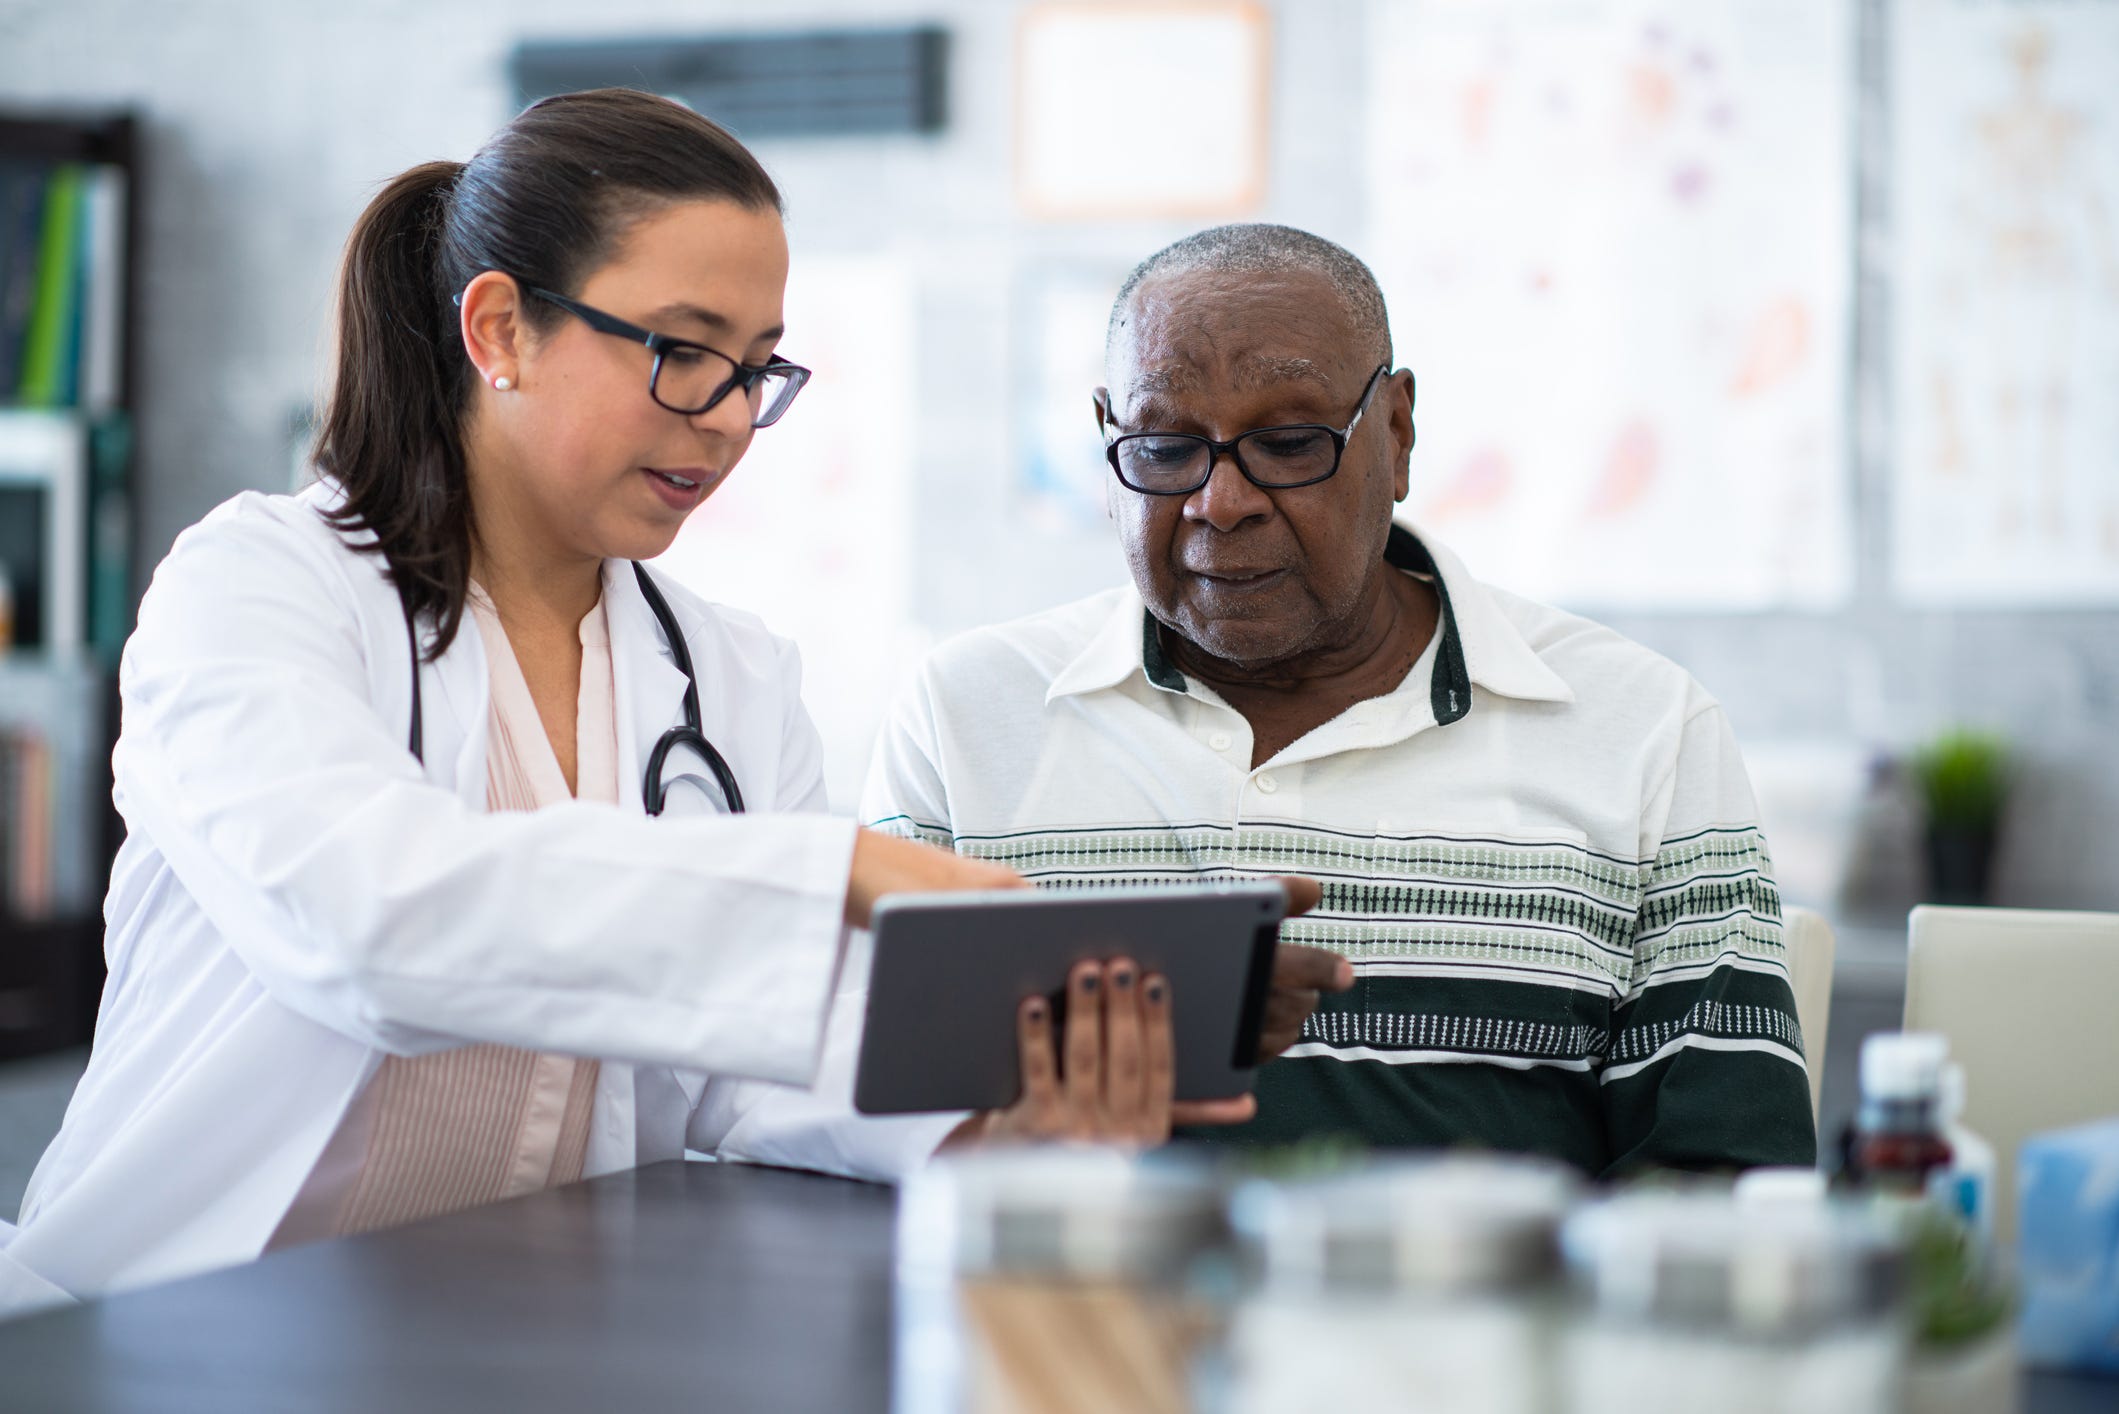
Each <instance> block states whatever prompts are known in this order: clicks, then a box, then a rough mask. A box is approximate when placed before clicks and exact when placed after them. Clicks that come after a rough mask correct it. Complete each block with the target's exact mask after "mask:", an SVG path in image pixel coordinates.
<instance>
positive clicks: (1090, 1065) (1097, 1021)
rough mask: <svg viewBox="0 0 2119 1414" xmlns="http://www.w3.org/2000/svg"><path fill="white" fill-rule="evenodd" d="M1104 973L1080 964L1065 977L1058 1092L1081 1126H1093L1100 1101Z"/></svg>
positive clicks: (1095, 966) (1093, 964)
mask: <svg viewBox="0 0 2119 1414" xmlns="http://www.w3.org/2000/svg"><path fill="white" fill-rule="evenodd" d="M1103 982H1104V969H1103V965H1102V964H1101V963H1096V962H1080V963H1076V964H1075V965H1074V970H1073V971H1072V972H1069V973H1068V974H1067V1037H1066V1040H1065V1041H1064V1042H1063V1043H1062V1044H1063V1045H1064V1046H1065V1047H1066V1056H1067V1073H1066V1074H1065V1075H1064V1076H1062V1077H1061V1081H1060V1089H1061V1092H1062V1093H1063V1094H1064V1095H1065V1096H1066V1100H1067V1108H1068V1110H1069V1111H1070V1113H1071V1114H1072V1115H1073V1116H1074V1118H1075V1119H1076V1120H1078V1121H1080V1122H1082V1123H1089V1124H1093V1123H1094V1120H1095V1115H1096V1112H1097V1108H1098V1106H1099V1105H1100V1104H1101V1103H1102V1101H1103V1087H1104V1080H1103V1059H1104V998H1103Z"/></svg>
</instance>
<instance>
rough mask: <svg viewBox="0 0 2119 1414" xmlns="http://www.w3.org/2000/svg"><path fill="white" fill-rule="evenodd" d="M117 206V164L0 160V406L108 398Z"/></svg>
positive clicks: (120, 199)
mask: <svg viewBox="0 0 2119 1414" xmlns="http://www.w3.org/2000/svg"><path fill="white" fill-rule="evenodd" d="M126 203H127V178H126V173H125V171H124V169H123V168H120V167H114V166H108V165H104V164H84V163H63V162H62V163H39V162H30V161H25V160H22V159H20V158H15V159H0V403H12V404H15V405H18V406H24V407H78V408H84V409H87V410H89V411H91V412H97V411H102V410H105V409H108V408H111V407H114V406H116V405H117V403H118V401H119V397H120V394H121V392H122V383H123V369H124V338H125V307H124V300H125V222H126Z"/></svg>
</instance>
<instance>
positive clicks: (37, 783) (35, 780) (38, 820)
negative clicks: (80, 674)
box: [0, 731, 58, 921]
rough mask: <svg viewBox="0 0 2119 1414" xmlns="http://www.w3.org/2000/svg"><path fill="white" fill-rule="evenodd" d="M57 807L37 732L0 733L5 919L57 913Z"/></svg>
mask: <svg viewBox="0 0 2119 1414" xmlns="http://www.w3.org/2000/svg"><path fill="white" fill-rule="evenodd" d="M54 803H55V802H54V798H53V794H52V759H51V748H50V746H49V745H47V744H46V742H45V741H44V739H43V737H42V736H40V735H38V734H36V733H33V732H22V731H5V732H0V820H4V824H0V831H4V843H0V915H4V916H6V917H10V918H18V919H23V920H25V921H36V920H39V919H44V918H49V917H50V916H51V915H52V912H53V893H54V884H55V879H54V875H53V863H54V851H53V847H52V836H53V834H54V833H55V832H56V830H57V826H58V819H57V815H56V813H55V811H54V809H53V806H54Z"/></svg>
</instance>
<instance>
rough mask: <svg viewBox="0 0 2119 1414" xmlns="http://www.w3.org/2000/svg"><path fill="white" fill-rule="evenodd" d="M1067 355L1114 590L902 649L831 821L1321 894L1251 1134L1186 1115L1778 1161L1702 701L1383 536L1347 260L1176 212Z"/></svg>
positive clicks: (1774, 1083) (1619, 649) (1575, 1150)
mask: <svg viewBox="0 0 2119 1414" xmlns="http://www.w3.org/2000/svg"><path fill="white" fill-rule="evenodd" d="M1106 366H1107V371H1108V376H1109V379H1110V386H1109V387H1108V388H1105V389H1098V390H1097V392H1096V396H1095V404H1096V407H1095V412H1096V418H1097V422H1098V425H1099V426H1100V427H1101V428H1102V429H1103V434H1104V439H1105V443H1106V449H1107V453H1108V456H1109V460H1110V463H1111V468H1112V471H1113V473H1114V484H1113V485H1112V487H1111V513H1112V518H1113V519H1114V521H1115V522H1116V523H1117V526H1118V530H1119V536H1120V539H1121V540H1122V541H1123V543H1124V546H1125V552H1126V558H1127V562H1128V564H1129V565H1130V567H1131V571H1132V580H1133V583H1132V585H1131V586H1130V587H1127V588H1123V589H1114V590H1111V591H1108V592H1106V593H1103V594H1099V595H1097V596H1095V597H1093V598H1090V599H1087V600H1083V601H1081V602H1079V603H1075V604H1070V605H1067V606H1065V607H1063V608H1059V609H1055V610H1052V611H1049V612H1047V613H1042V614H1038V615H1035V616H1032V617H1030V618H1027V619H1023V620H1019V621H1017V622H1014V623H1010V624H1004V625H1001V626H999V627H996V628H988V629H982V630H978V631H975V632H973V633H970V634H967V635H965V636H963V637H961V638H958V639H956V640H954V641H953V642H951V643H948V644H945V645H944V646H943V647H942V648H941V649H939V650H938V651H937V652H936V653H935V654H934V656H933V657H932V659H931V660H930V661H929V662H928V663H927V664H926V666H925V668H924V670H923V672H922V674H921V676H920V678H919V680H918V682H917V683H916V685H915V686H914V688H913V689H912V690H911V692H910V693H909V695H908V697H907V698H906V699H905V700H904V701H903V702H902V703H901V704H900V705H899V708H898V710H897V712H896V713H895V716H894V719H893V721H892V723H891V724H890V725H889V726H888V727H887V728H886V730H885V734H884V739H883V742H882V745H881V747H880V749H879V753H878V757H877V761H876V766H875V770H874V773H873V775H872V777H871V781H870V786H869V794H868V799H867V801H866V803H865V812H864V813H866V814H867V815H868V816H869V818H871V819H872V820H873V821H875V823H877V824H878V825H879V826H881V827H883V828H886V829H893V830H896V831H898V832H900V833H902V834H905V835H908V836H911V837H914V838H919V839H924V840H929V841H932V842H935V843H939V844H943V845H947V846H950V847H953V848H954V849H956V850H957V851H958V852H960V853H963V854H968V855H976V856H978V857H980V858H984V859H991V860H996V861H999V862H1001V863H1005V864H1008V865H1011V866H1013V867H1015V868H1017V869H1019V870H1021V871H1022V872H1023V873H1024V874H1026V875H1028V876H1029V877H1030V878H1031V879H1033V880H1035V881H1037V882H1039V883H1043V884H1061V885H1068V886H1081V885H1084V884H1089V885H1095V884H1116V883H1162V882H1170V881H1175V880H1184V879H1226V878H1241V877H1253V876H1259V875H1270V874H1307V875H1311V876H1314V877H1315V878H1317V879H1319V880H1321V881H1322V882H1323V884H1324V889H1325V894H1324V901H1323V903H1322V905H1321V906H1320V907H1318V908H1317V909H1316V910H1315V911H1314V912H1312V913H1310V914H1309V915H1308V916H1307V917H1305V918H1302V919H1299V920H1296V921H1294V922H1291V923H1290V924H1288V925H1287V927H1286V928H1285V930H1284V936H1286V937H1288V938H1290V939H1291V940H1296V941H1301V942H1306V943H1312V944H1316V945H1319V946H1322V947H1326V948H1330V949H1334V950H1336V951H1338V952H1340V953H1341V954H1343V955H1344V956H1345V957H1346V958H1348V959H1349V960H1351V961H1352V963H1353V964H1354V968H1355V973H1356V977H1357V981H1356V984H1355V986H1354V987H1353V989H1352V990H1351V991H1348V992H1345V993H1342V994H1339V995H1336V996H1333V995H1327V996H1326V997H1325V998H1324V1000H1323V1005H1322V1007H1321V1008H1320V1009H1319V1010H1318V1012H1317V1013H1316V1014H1315V1015H1314V1016H1312V1017H1311V1018H1310V1020H1309V1021H1308V1023H1306V1025H1305V1028H1304V1031H1303V1034H1302V1039H1301V1041H1300V1043H1299V1044H1297V1045H1296V1046H1295V1047H1293V1048H1292V1049H1291V1050H1289V1051H1288V1052H1287V1054H1286V1056H1285V1058H1283V1059H1282V1060H1280V1061H1277V1062H1275V1063H1274V1064H1272V1065H1269V1066H1267V1067H1265V1068H1264V1069H1263V1070H1262V1071H1261V1072H1260V1075H1259V1083H1258V1092H1259V1112H1258V1114H1257V1117H1256V1118H1255V1119H1254V1120H1253V1121H1251V1122H1250V1123H1248V1124H1245V1125H1241V1126H1237V1127H1234V1128H1231V1129H1221V1130H1210V1131H1203V1132H1201V1134H1200V1136H1199V1137H1202V1138H1209V1139H1219V1140H1229V1139H1234V1140H1237V1141H1240V1142H1281V1141H1289V1140H1297V1139H1302V1138H1305V1137H1308V1136H1313V1135H1342V1136H1352V1137H1354V1138H1356V1139H1359V1140H1362V1141H1365V1142H1368V1143H1373V1144H1379V1145H1420V1146H1428V1145H1458V1144H1472V1145H1483V1146H1489V1147H1493V1148H1499V1149H1507V1150H1520V1151H1527V1152H1534V1153H1542V1154H1549V1155H1554V1156H1557V1157H1559V1158H1561V1159H1564V1160H1567V1161H1569V1162H1571V1163H1573V1164H1575V1165H1577V1166H1579V1167H1581V1168H1583V1169H1585V1170H1587V1171H1589V1172H1590V1173H1593V1174H1617V1173H1623V1172H1627V1171H1631V1170H1637V1169H1640V1168H1644V1167H1650V1166H1672V1167H1684V1168H1721V1167H1736V1166H1748V1165H1754V1164H1808V1163H1810V1162H1812V1161H1813V1159H1814V1157H1815V1139H1814V1133H1813V1129H1812V1122H1811V1114H1810V1101H1809V1091H1808V1086H1807V1082H1806V1080H1805V1074H1804V1069H1803V1064H1804V1062H1803V1053H1802V1040H1801V1037H1800V1035H1799V1034H1798V1031H1797V1028H1796V1021H1795V1006H1794V1000H1793V997H1792V995H1791V993H1790V991H1789V986H1788V979H1787V974H1786V970H1785V968H1784V965H1783V957H1782V939H1781V922H1780V902H1779V896H1778V894H1777V892H1776V890H1775V888H1774V884H1773V877H1772V873H1771V866H1770V862H1769V860H1768V857H1767V852H1766V846H1765V842H1764V841H1763V840H1762V839H1761V838H1760V835H1759V831H1758V826H1757V823H1756V818H1755V811H1754V808H1753V804H1752V798H1751V792H1750V788H1749V786H1748V783H1747V782H1746V779H1745V776H1744V770H1743V765H1742V762H1741V761H1740V759H1739V757H1738V754H1737V749H1736V744H1735V741H1734V740H1733V738H1732V736H1731V734H1730V729H1729V724H1728V721H1727V719H1726V718H1725V717H1724V715H1723V713H1722V710H1721V708H1720V707H1719V706H1718V705H1717V704H1716V703H1715V702H1714V700H1713V699H1712V698H1710V697H1709V696H1708V695H1707V694H1706V693H1705V692H1704V691H1702V690H1701V689H1700V687H1699V685H1698V684H1696V683H1695V682H1693V681H1692V679H1691V678H1690V677H1689V676H1687V675H1686V674H1685V673H1684V672H1683V671H1682V670H1681V669H1679V668H1677V667H1676V666H1674V665H1672V664H1671V663H1669V662H1667V661H1665V660H1664V659H1662V658H1659V657H1657V656H1656V655H1655V654H1653V653H1650V652H1648V651H1647V650H1646V649H1643V648H1641V647H1639V646H1637V645H1635V644H1633V643H1630V642H1628V641H1627V640H1625V639H1623V638H1621V637H1619V636H1618V635H1617V634H1614V633H1612V632H1610V631H1609V630H1606V629H1603V628H1600V627H1598V626H1597V625H1595V624H1593V623H1589V622H1587V621H1585V620H1582V619H1579V618H1576V617H1573V616H1571V615H1568V614H1563V613H1561V612H1559V611H1557V610H1554V609H1549V608H1545V607H1543V606H1541V605H1537V604H1533V603H1529V602H1527V601H1525V600H1522V599H1518V598H1515V597H1513V596H1511V595H1508V594H1505V593H1503V592H1501V591H1499V590H1496V589H1492V588H1489V587H1488V586H1486V585H1483V584H1481V583H1479V582H1478V581H1477V580H1475V579H1473V578H1472V577H1471V575H1470V574H1469V573H1468V572H1467V571H1466V569H1465V568H1464V566H1463V565H1461V564H1460V563H1458V561H1457V560H1456V559H1455V558H1454V557H1453V556H1452V555H1451V554H1450V553H1449V552H1448V551H1447V550H1446V549H1444V548H1443V547H1442V546H1440V545H1437V544H1435V543H1434V542H1433V541H1431V540H1427V539H1425V538H1423V537H1422V536H1419V535H1417V534H1415V533H1414V532H1412V531H1411V530H1408V529H1407V528H1405V527H1403V526H1400V525H1397V524H1394V523H1393V520H1392V507H1393V506H1394V505H1395V504H1396V503H1397V502H1398V501H1401V500H1403V499H1404V497H1405V494H1406V490H1407V484H1408V478H1409V474H1410V472H1409V454H1410V452H1411V450H1412V447H1413V390H1414V384H1413V375H1412V374H1411V373H1410V372H1407V371H1405V370H1403V369H1397V370H1394V369H1393V367H1392V362H1391V347H1390V334H1389V327H1388V322H1387V319H1386V315H1385V310H1384V305H1383V299H1382V296H1381V294H1380V293H1379V292H1378V290H1377V288H1376V284H1375V280H1374V277H1373V276H1372V275H1371V274H1370V273H1369V270H1368V268H1367V267H1366V266H1365V265H1363V264H1362V263H1361V262H1360V261H1359V260H1357V259H1356V258H1355V257H1354V256H1352V255H1351V254H1349V253H1348V252H1347V251H1345V250H1343V249H1341V248H1340V247H1338V246H1336V245H1333V244H1331V243H1330V242H1328V241H1324V240H1321V239H1319V238H1317V237H1315V236H1312V235H1308V234H1306V233H1304V232H1300V231H1295V230H1290V229H1287V228H1285V227H1278V226H1224V227H1220V228H1218V229H1215V230H1210V231H1205V232H1201V233H1200V234H1198V235H1194V236H1191V237H1188V238H1187V239H1185V240H1182V241H1179V242H1177V243H1176V244H1175V245H1172V246H1170V247H1168V248H1167V249H1165V250H1162V251H1160V252H1158V253H1157V254H1155V255H1153V256H1151V257H1150V258H1149V259H1148V260H1146V261H1144V262H1143V263H1142V264H1141V265H1140V266H1139V267H1138V268H1137V269H1136V270H1135V271H1134V272H1133V274H1132V275H1131V276H1130V277H1129V278H1128V279H1127V280H1126V282H1125V285H1124V287H1123V288H1122V289H1121V290H1120V292H1119V295H1118V300H1117V304H1116V306H1115V307H1114V309H1113V311H1112V315H1111V323H1110V332H1109V339H1108V344H1107V360H1106ZM1181 1004H1182V1003H1181V1000H1180V1005H1181Z"/></svg>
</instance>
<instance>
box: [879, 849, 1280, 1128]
mask: <svg viewBox="0 0 2119 1414" xmlns="http://www.w3.org/2000/svg"><path fill="white" fill-rule="evenodd" d="M1286 907H1287V895H1286V893H1285V892H1284V891H1283V890H1282V889H1281V887H1280V885H1279V884H1276V883H1260V884H1228V885H1211V886H1208V885H1175V886H1168V887H1152V888H1132V889H1108V890H1098V891H1096V892H1094V893H1047V892H1043V891H1039V890H1029V889H1002V890H995V891H992V892H980V893H951V894H896V895H892V896H890V897H887V898H885V899H884V900H883V901H882V902H881V903H879V904H877V905H876V910H875V918H874V924H873V928H874V932H875V957H874V964H873V967H872V969H871V971H870V974H869V982H868V1018H867V1026H866V1029H865V1031H864V1032H863V1034H862V1037H861V1060H860V1069H859V1071H858V1072H857V1075H856V1078H855V1081H854V1108H856V1109H858V1110H860V1111H861V1112H862V1113H863V1114H914V1113H919V1112H921V1111H929V1110H983V1109H998V1108H1002V1107H1004V1106H1007V1105H1012V1104H1014V1103H1015V1101H1016V1100H1017V1099H1018V1098H1020V1096H1021V1095H1022V1088H1023V1079H1022V1071H1021V1065H1020V1061H1019V1056H1018V1050H1017V1046H1016V1039H1015V1016H1016V1008H1017V1007H1018V1006H1019V1005H1021V1003H1022V1002H1023V999H1024V998H1026V997H1031V996H1037V995H1044V996H1049V997H1051V998H1053V1000H1054V1004H1055V1008H1056V1010H1055V1021H1056V1022H1058V1023H1060V1024H1064V1021H1065V1013H1064V1011H1062V1010H1057V1007H1058V1004H1059V1002H1060V1001H1061V1000H1062V999H1063V996H1064V987H1065V983H1066V980H1067V972H1068V970H1069V969H1070V968H1072V967H1073V966H1074V964H1075V963H1077V962H1080V961H1082V960H1084V959H1087V958H1095V959H1099V960H1102V959H1108V958H1117V957H1129V958H1132V959H1133V960H1134V961H1135V962H1136V963H1138V964H1140V969H1141V971H1142V972H1143V973H1147V972H1160V973H1161V974H1162V975H1163V976H1164V977H1167V978H1168V979H1169V981H1170V1007H1171V1013H1170V1020H1171V1030H1172V1042H1173V1044H1174V1047H1175V1051H1176V1060H1177V1098H1178V1099H1180V1100H1218V1099H1226V1098H1229V1097H1231V1096H1236V1095H1242V1094H1245V1093H1247V1092H1248V1091H1249V1090H1250V1088H1251V1077H1252V1075H1253V1073H1254V1072H1255V1071H1256V1069H1257V1065H1258V1032H1259V1028H1260V1026H1261V1025H1262V1024H1263V1022H1264V1018H1265V1005H1266V999H1267V997H1268V995H1269V993H1270V991H1271V988H1272V983H1273V949H1274V947H1275V945H1276V944H1277V943H1278V941H1279V932H1280V919H1281V915H1282V913H1283V912H1284V911H1285V910H1286Z"/></svg>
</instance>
